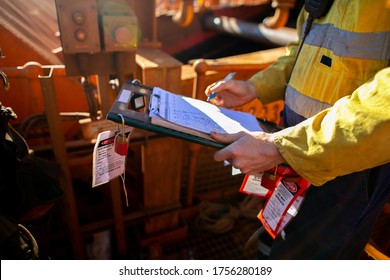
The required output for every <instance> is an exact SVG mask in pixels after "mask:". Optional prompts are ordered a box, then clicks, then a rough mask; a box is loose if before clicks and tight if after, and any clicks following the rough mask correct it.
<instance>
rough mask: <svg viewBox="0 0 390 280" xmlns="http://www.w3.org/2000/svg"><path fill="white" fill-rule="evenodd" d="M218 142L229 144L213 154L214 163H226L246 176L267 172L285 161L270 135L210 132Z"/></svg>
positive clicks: (263, 133) (261, 133)
mask: <svg viewBox="0 0 390 280" xmlns="http://www.w3.org/2000/svg"><path fill="white" fill-rule="evenodd" d="M210 135H211V137H212V138H213V139H215V140H216V141H218V142H221V143H226V144H230V145H228V146H226V147H225V148H223V149H221V150H219V151H217V152H215V153H214V160H215V161H224V160H226V161H228V162H229V163H230V164H231V165H233V167H234V168H236V169H239V170H240V171H241V172H242V173H244V174H247V175H254V174H256V173H260V172H263V171H266V170H269V169H271V168H273V167H275V166H277V165H278V164H281V163H283V162H284V161H285V160H284V158H283V157H282V155H281V154H280V152H279V150H278V148H277V147H276V145H275V144H274V141H273V136H272V134H269V133H265V132H251V133H247V132H239V133H234V134H228V133H217V132H211V133H210Z"/></svg>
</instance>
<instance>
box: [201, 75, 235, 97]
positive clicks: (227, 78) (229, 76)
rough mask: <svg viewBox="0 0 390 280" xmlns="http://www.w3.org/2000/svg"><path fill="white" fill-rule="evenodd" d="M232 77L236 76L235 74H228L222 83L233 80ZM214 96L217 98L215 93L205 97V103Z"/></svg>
mask: <svg viewBox="0 0 390 280" xmlns="http://www.w3.org/2000/svg"><path fill="white" fill-rule="evenodd" d="M234 75H236V72H231V73H229V74H228V75H227V76H226V77H225V78H224V79H223V80H224V81H229V80H231V79H233V77H234ZM215 96H217V93H216V92H212V93H211V94H210V95H209V96H208V97H207V101H210V100H211V99H213V98H214V97H215Z"/></svg>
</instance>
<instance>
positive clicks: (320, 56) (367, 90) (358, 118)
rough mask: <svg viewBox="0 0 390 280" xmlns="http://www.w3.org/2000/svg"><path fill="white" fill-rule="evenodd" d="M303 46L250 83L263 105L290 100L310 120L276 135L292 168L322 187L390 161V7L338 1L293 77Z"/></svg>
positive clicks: (381, 0) (301, 22) (318, 25)
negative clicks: (335, 179)
mask: <svg viewBox="0 0 390 280" xmlns="http://www.w3.org/2000/svg"><path fill="white" fill-rule="evenodd" d="M307 16H308V15H307V13H306V12H305V11H303V10H302V12H301V14H300V16H299V18H298V22H297V30H298V32H299V34H300V36H301V35H302V31H303V29H304V26H305V24H306V22H305V20H306V19H307ZM300 38H301V37H300ZM298 43H299V42H296V43H291V44H290V45H289V46H288V48H289V54H288V55H287V56H284V57H281V58H280V59H279V60H278V61H277V62H276V63H275V64H274V65H272V66H270V67H269V68H267V69H266V70H264V71H261V72H259V73H257V74H255V75H254V76H253V77H251V78H250V81H251V82H252V83H253V85H254V86H255V87H256V89H257V92H258V97H259V99H260V100H261V101H262V102H263V103H269V102H272V101H275V100H279V99H284V100H285V104H287V105H288V106H289V107H290V108H291V109H292V110H293V111H294V112H296V113H298V114H299V115H301V116H303V117H305V118H307V120H305V121H304V122H302V123H300V124H298V125H296V126H293V127H290V128H287V129H284V130H282V131H280V132H278V133H276V134H275V140H274V141H275V144H276V146H277V147H278V149H279V151H280V152H281V154H282V155H283V157H284V158H285V160H286V161H287V163H288V164H289V165H290V166H291V167H293V168H294V169H295V170H296V171H297V172H298V173H299V174H300V175H301V176H303V177H304V178H306V179H307V180H309V181H310V182H311V183H312V184H313V185H316V186H319V185H322V184H324V183H325V182H327V181H329V180H332V179H334V178H335V177H337V176H342V175H345V174H349V173H353V172H356V171H361V170H364V169H367V168H371V167H375V166H378V165H381V164H384V163H387V162H390V67H389V66H390V1H389V0H355V1H349V0H335V1H334V3H333V5H332V7H331V8H330V10H329V12H328V13H327V15H326V16H324V17H322V18H320V19H316V20H314V22H313V25H312V27H311V30H310V32H309V33H308V35H307V37H306V38H305V40H304V44H303V46H302V49H301V51H300V53H299V56H298V59H297V61H296V63H295V65H294V71H293V72H292V74H291V77H290V73H291V71H292V68H293V64H294V60H295V58H296V56H297V52H298ZM289 77H290V78H289Z"/></svg>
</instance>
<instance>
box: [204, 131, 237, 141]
mask: <svg viewBox="0 0 390 280" xmlns="http://www.w3.org/2000/svg"><path fill="white" fill-rule="evenodd" d="M210 136H211V138H213V139H214V140H216V141H218V142H221V143H226V144H230V143H233V142H234V141H236V140H237V139H239V138H241V137H242V134H241V132H238V133H232V134H229V133H218V132H215V131H211V132H210Z"/></svg>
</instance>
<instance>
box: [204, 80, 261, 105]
mask: <svg viewBox="0 0 390 280" xmlns="http://www.w3.org/2000/svg"><path fill="white" fill-rule="evenodd" d="M212 92H216V93H217V95H216V96H215V97H214V98H213V99H211V100H210V102H211V103H213V104H215V105H217V106H220V107H225V108H232V107H237V106H241V105H244V104H246V103H248V102H250V101H252V100H253V99H255V98H257V93H256V89H255V87H254V86H253V84H252V83H251V82H249V81H241V80H230V81H219V82H216V83H213V84H211V85H209V86H208V87H207V88H206V90H205V94H206V96H209V95H210V94H211V93H212Z"/></svg>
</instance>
